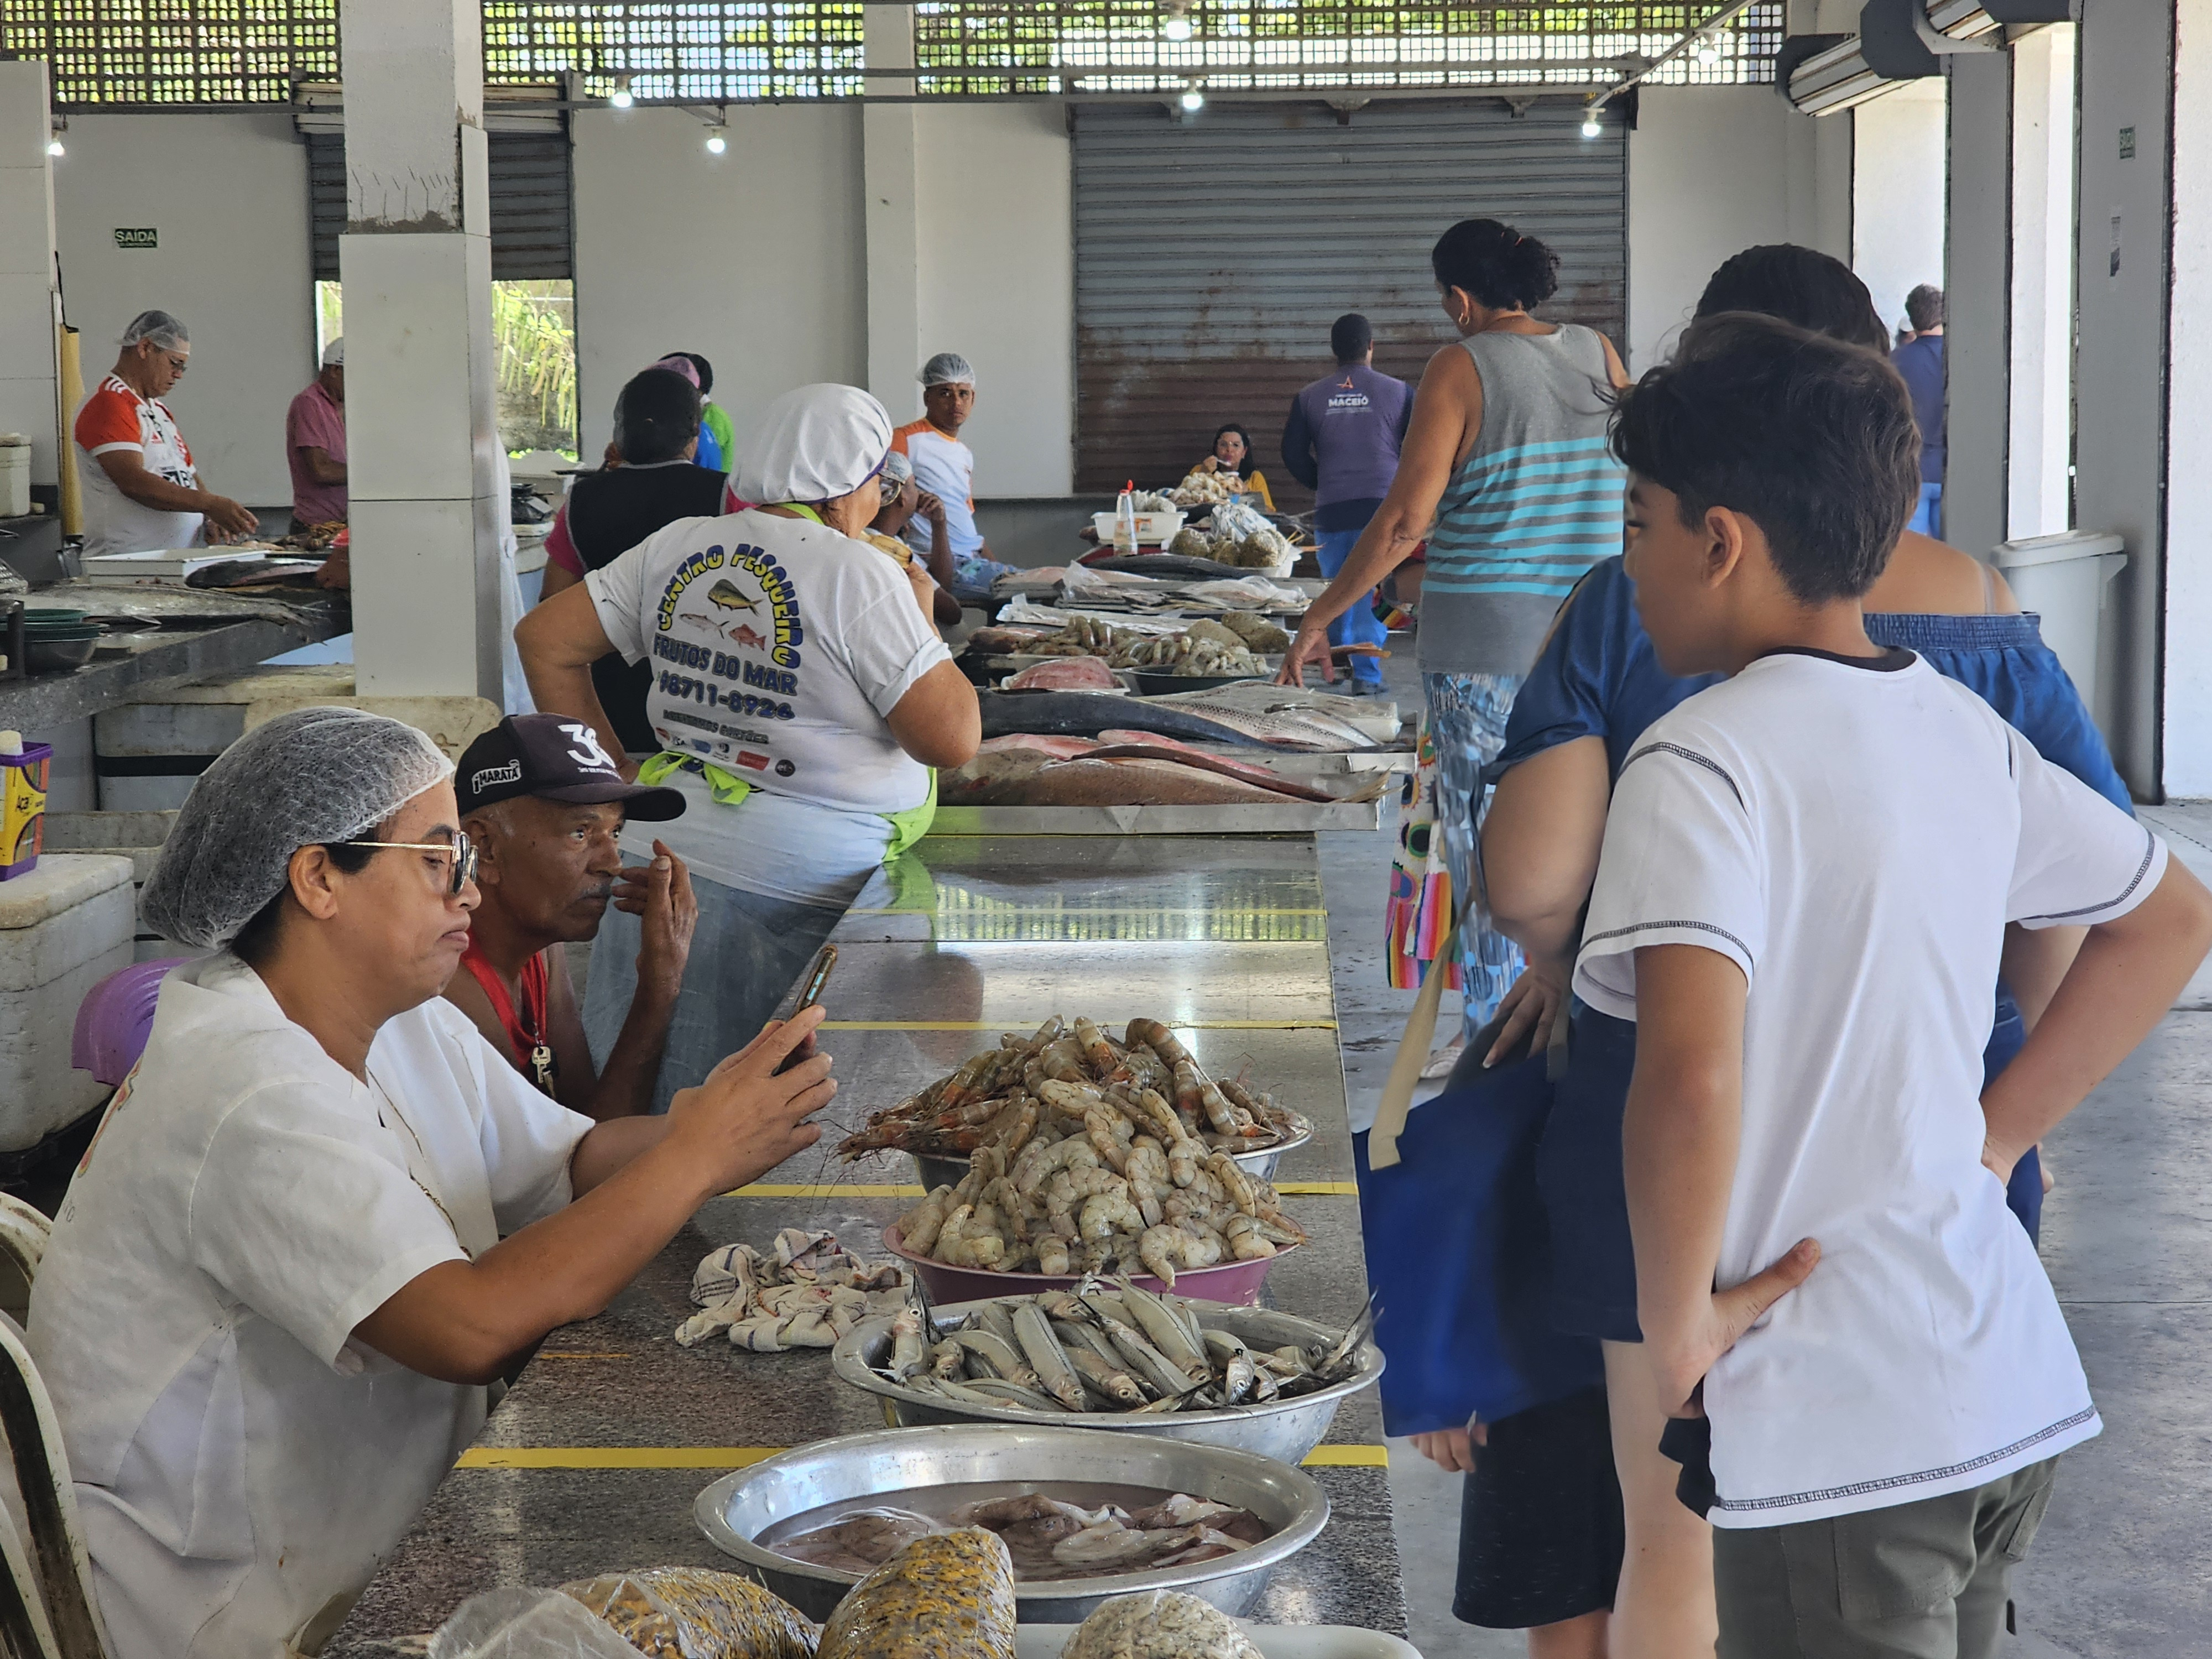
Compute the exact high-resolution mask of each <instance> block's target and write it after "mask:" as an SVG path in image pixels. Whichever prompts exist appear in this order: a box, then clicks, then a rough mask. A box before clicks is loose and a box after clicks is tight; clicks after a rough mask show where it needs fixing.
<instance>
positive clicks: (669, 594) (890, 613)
mask: <svg viewBox="0 0 2212 1659" xmlns="http://www.w3.org/2000/svg"><path fill="white" fill-rule="evenodd" d="M890 439H891V427H890V417H889V416H886V415H885V414H884V408H883V405H882V404H879V403H878V402H877V401H876V400H875V399H874V398H872V397H870V396H869V395H868V394H867V393H866V392H862V391H860V390H858V389H857V388H855V387H853V386H801V387H800V388H799V390H797V391H795V392H787V393H785V394H784V396H782V397H781V398H778V399H776V401H775V403H774V404H770V405H769V409H768V411H767V414H766V415H765V416H763V421H762V424H761V428H760V429H759V431H758V432H757V433H756V434H755V435H754V436H753V438H752V441H751V442H750V447H748V449H747V451H746V454H745V464H744V471H742V472H741V473H740V474H739V477H738V491H739V493H740V494H741V495H744V497H745V498H746V499H747V500H749V501H762V502H765V503H768V505H765V506H762V507H752V508H749V509H747V510H746V511H744V512H742V513H732V514H730V515H729V516H727V517H724V518H719V519H685V520H679V521H678V522H677V523H674V524H671V525H670V526H668V527H667V528H666V529H665V530H662V531H659V532H657V533H655V534H654V535H653V536H651V537H648V538H647V539H646V540H645V541H643V542H641V543H640V544H638V545H637V546H635V547H633V548H631V549H630V550H629V551H628V552H627V553H624V554H623V556H621V557H620V558H618V559H617V560H615V561H614V562H613V563H611V564H610V565H608V566H606V567H605V568H604V569H600V570H594V571H592V573H591V574H589V575H588V576H586V578H585V579H584V582H583V585H582V586H579V587H572V588H570V589H569V590H568V592H565V593H562V594H560V595H558V596H556V598H554V599H549V600H548V601H547V602H546V603H545V604H544V605H539V606H538V609H537V610H535V611H532V612H531V613H530V615H529V616H527V617H525V618H523V622H522V626H521V627H520V628H519V629H516V630H515V641H516V643H517V644H518V645H520V647H521V648H522V661H523V666H524V667H525V669H526V670H527V671H528V673H529V675H530V690H531V693H532V696H534V697H535V698H536V699H537V702H538V708H541V709H545V710H549V711H552V712H556V713H558V714H565V715H568V717H569V718H571V719H573V720H585V721H587V722H588V723H590V724H591V725H592V726H594V727H595V728H597V729H598V730H599V732H600V734H601V739H602V741H603V742H605V743H606V744H608V745H609V746H610V747H612V745H613V742H614V737H613V732H612V731H611V727H610V725H609V722H608V719H607V714H606V711H605V709H604V708H602V707H601V706H600V703H599V696H598V694H597V692H596V690H594V688H593V685H592V677H591V673H590V667H591V665H592V663H594V662H596V661H598V660H599V659H600V658H601V657H603V656H605V654H606V653H608V652H610V651H620V652H621V653H622V654H623V659H624V660H625V661H628V662H631V663H645V664H647V665H649V667H650V670H651V671H652V674H653V681H652V687H651V690H649V692H648V693H647V700H646V702H647V715H648V718H649V719H650V720H651V722H652V727H653V738H654V741H655V743H656V744H658V745H659V750H660V752H659V753H658V754H656V755H655V756H653V758H652V759H650V760H648V761H647V762H646V763H645V764H644V766H643V767H642V768H641V769H638V773H637V775H638V776H639V778H640V779H641V780H642V781H645V782H647V783H665V784H666V785H668V786H669V787H671V788H675V789H679V790H681V791H682V792H683V793H684V795H685V796H686V798H687V799H689V800H690V810H689V811H686V812H685V813H684V816H683V817H682V818H680V819H678V820H677V821H676V822H675V823H671V824H670V825H669V826H667V827H666V828H665V829H663V830H662V832H661V835H662V839H663V840H664V841H665V842H666V844H667V845H668V847H669V848H670V849H671V851H672V852H674V853H675V854H677V855H678V856H679V857H681V858H682V859H683V860H684V862H685V863H686V864H688V865H689V866H690V870H691V878H692V886H693V889H694V890H695V891H696V894H697V896H698V900H699V927H698V932H697V933H696V936H695V937H694V939H693V941H692V945H691V957H690V965H689V967H688V968H687V969H686V971H685V974H684V988H683V991H682V993H681V994H680V995H679V996H678V1000H677V1005H676V1013H675V1018H674V1023H673V1024H672V1025H671V1029H670V1031H669V1036H668V1046H667V1050H666V1055H665V1059H664V1060H663V1061H662V1063H661V1068H660V1078H659V1084H658V1085H657V1087H656V1089H655V1091H654V1097H653V1098H654V1106H653V1109H654V1110H656V1111H658V1110H661V1109H664V1108H665V1103H666V1102H667V1101H668V1099H669V1097H671V1094H672V1093H673V1091H675V1090H676V1089H677V1088H678V1086H679V1085H684V1084H688V1083H690V1082H693V1081H696V1079H698V1078H700V1077H701V1076H702V1075H704V1074H705V1072H706V1068H707V1067H708V1066H711V1065H712V1064H713V1063H714V1060H717V1059H719V1058H720V1049H719V1048H718V1046H717V1045H718V1044H719V1043H720V1041H721V1037H722V1034H723V1033H724V1032H726V1031H729V1030H733V1029H736V1030H743V1029H744V1022H745V1021H746V1020H747V1019H748V1018H752V1017H753V1014H754V1012H756V1011H757V1012H760V1013H761V1015H762V1016H763V1017H765V1014H766V1012H768V1011H769V1010H772V1009H773V1008H774V1007H775V1005H776V1003H777V1001H778V1000H780V999H781V997H782V995H783V993H784V991H785V989H786V988H787V987H788V986H789V985H790V984H791V982H792V981H793V979H795V978H797V977H798V975H799V971H800V969H803V968H804V967H805V965H806V962H807V959H808V958H809V957H811V956H812V955H813V953H814V951H815V950H816V948H817V946H819V945H821V943H822V941H823V939H826V938H827V937H828V936H829V930H830V929H831V928H833V927H836V925H837V919H838V918H839V917H840V916H841V915H843V914H844V910H845V907H846V906H847V905H848V904H850V903H851V902H852V901H853V896H854V894H855V893H857V892H859V891H860V888H861V886H862V884H865V883H866V880H867V878H868V877H869V875H870V874H871V873H872V872H873V871H874V870H875V868H876V866H878V865H879V864H880V863H882V862H883V861H884V860H885V859H886V858H889V857H891V856H893V855H894V854H897V853H900V852H902V851H904V850H905V849H906V848H908V847H909V846H911V845H912V844H913V843H914V842H915V841H917V840H919V839H920V838H921V836H922V834H923V833H924V831H926V830H927V828H928V826H929V820H930V818H931V817H933V815H934V813H935V811H936V803H937V784H936V778H935V775H933V773H932V772H931V771H930V768H932V767H933V766H962V765H965V764H966V763H967V762H968V761H969V759H970V758H972V757H974V755H975V750H976V747H977V745H978V744H980V743H981V741H982V730H983V727H982V714H981V711H980V709H979V708H978V707H977V705H976V702H975V688H974V687H973V686H971V685H970V684H969V683H968V681H967V679H966V678H964V677H963V675H962V674H961V672H960V671H959V669H958V668H957V667H955V666H954V665H953V662H952V658H951V653H949V652H948V651H947V650H946V649H945V642H944V641H943V640H941V639H939V637H938V634H937V630H936V629H935V628H933V627H932V626H931V625H930V622H929V618H928V615H927V611H925V610H924V609H923V607H922V605H921V604H920V603H918V602H917V601H919V600H921V599H924V598H925V597H926V596H925V593H924V590H923V586H922V584H924V583H926V582H927V580H928V573H927V571H926V570H924V569H922V568H921V566H920V565H918V564H914V565H908V566H906V567H904V568H902V567H900V566H898V565H896V564H894V563H893V562H891V561H890V560H889V559H887V558H885V557H884V556H883V555H882V554H881V553H879V552H878V551H877V550H876V549H875V548H873V547H872V546H871V545H869V544H867V543H866V542H865V541H862V540H860V536H861V534H862V532H865V531H866V528H867V526H868V523H869V520H872V519H873V518H874V517H875V516H876V514H877V513H878V512H879V511H880V510H881V509H882V506H883V490H882V489H881V488H880V486H879V485H878V483H877V482H876V480H877V476H878V473H880V472H881V471H882V470H883V466H884V456H885V454H886V453H888V451H889V450H890ZM623 851H624V853H625V854H628V855H629V857H630V858H631V859H632V860H634V861H635V862H640V863H642V862H643V861H645V860H647V858H649V857H651V856H652V851H653V849H652V846H651V843H650V842H649V840H647V838H646V837H645V836H643V835H642V834H635V835H632V834H626V835H625V836H624V839H623ZM638 945H639V937H638V923H637V921H636V919H635V917H632V916H629V915H624V914H623V913H622V912H620V911H617V912H615V913H614V914H612V915H609V916H608V918H607V920H606V923H605V926H604V927H602V928H601V929H600V932H599V941H598V943H597V945H595V946H594V947H593V949H592V971H591V975H590V976H589V979H588V980H587V981H586V985H585V988H584V1029H585V1030H586V1032H587V1033H588V1034H589V1036H590V1037H591V1042H592V1053H593V1054H595V1055H599V1056H604V1055H605V1054H606V1053H608V1052H609V1051H610V1050H611V1048H612V1047H613V1045H614V1041H615V1036H616V1034H617V1031H618V1030H620V1029H621V1024H622V1020H623V1014H624V1012H626V1011H627V1010H628V1009H629V1004H630V997H631V993H632V988H633V985H634V981H635V974H636V958H637V953H638Z"/></svg>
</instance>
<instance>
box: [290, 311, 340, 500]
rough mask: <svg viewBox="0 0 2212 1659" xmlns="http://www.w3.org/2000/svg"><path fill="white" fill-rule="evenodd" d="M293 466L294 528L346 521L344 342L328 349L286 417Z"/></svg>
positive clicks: (327, 346)
mask: <svg viewBox="0 0 2212 1659" xmlns="http://www.w3.org/2000/svg"><path fill="white" fill-rule="evenodd" d="M284 460H285V463H286V465H289V467H290V468H291V469H292V528H293V529H294V530H295V531H304V530H311V529H313V527H314V526H317V525H324V524H342V523H343V522H344V521H345V515H346V434H345V342H344V341H343V339H337V340H333V341H331V343H329V344H328V345H326V346H325V347H324V348H323V367H322V370H321V372H320V373H319V374H317V375H316V376H315V378H314V379H313V380H312V381H310V382H309V383H308V386H307V390H306V391H305V392H301V394H300V395H299V396H298V397H296V398H293V399H292V407H291V408H290V409H289V410H287V411H286V412H285V416H284Z"/></svg>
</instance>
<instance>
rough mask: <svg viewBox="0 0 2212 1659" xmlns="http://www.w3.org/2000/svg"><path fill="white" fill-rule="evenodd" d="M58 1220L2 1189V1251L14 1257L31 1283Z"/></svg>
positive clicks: (0, 1199)
mask: <svg viewBox="0 0 2212 1659" xmlns="http://www.w3.org/2000/svg"><path fill="white" fill-rule="evenodd" d="M53 1236H54V1224H53V1223H52V1222H51V1221H49V1220H47V1219H46V1217H45V1216H44V1215H43V1214H42V1213H40V1212H39V1211H37V1210H35V1209H33V1208H32V1207H31V1206H29V1205H28V1204H26V1203H25V1202H23V1200H21V1199H20V1198H15V1197H11V1196H10V1195H9V1194H6V1193H0V1254H4V1255H7V1256H9V1258H10V1259H12V1260H13V1261H14V1262H15V1266H16V1267H17V1269H18V1270H19V1271H21V1273H22V1275H23V1283H24V1284H26V1285H28V1284H29V1283H30V1282H31V1280H32V1279H33V1278H34V1277H36V1276H37V1273H38V1271H39V1263H40V1261H43V1260H45V1258H46V1243H47V1241H48V1240H50V1239H51V1238H52V1237H53Z"/></svg>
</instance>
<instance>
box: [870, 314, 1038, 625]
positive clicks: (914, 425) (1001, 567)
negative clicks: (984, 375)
mask: <svg viewBox="0 0 2212 1659" xmlns="http://www.w3.org/2000/svg"><path fill="white" fill-rule="evenodd" d="M915 378H916V379H917V380H920V381H921V407H922V416H921V419H920V420H918V421H913V422H908V424H907V425H905V426H902V427H901V428H899V429H898V430H897V431H896V432H894V433H892V434H891V448H892V450H893V451H894V452H896V453H898V454H901V455H903V456H905V457H906V458H907V459H908V460H910V461H912V462H913V463H914V479H915V483H916V484H917V485H919V486H920V487H921V489H922V490H923V491H924V492H925V493H926V494H928V495H934V496H936V497H937V499H938V500H939V501H942V502H944V503H945V518H944V520H943V524H942V527H941V528H940V527H939V524H938V521H937V520H933V519H916V520H913V521H911V522H909V523H908V526H907V530H906V540H907V544H908V546H910V547H912V548H913V549H914V550H915V552H917V553H922V554H927V555H931V556H933V557H932V564H933V567H934V568H939V569H940V570H941V568H942V567H941V565H940V564H939V562H937V560H936V559H935V558H934V555H936V554H937V553H939V552H940V551H942V550H945V544H948V543H949V544H950V551H951V555H952V579H953V581H954V582H955V583H956V584H957V586H961V587H966V588H978V589H988V588H989V586H991V584H992V583H993V582H994V581H996V580H998V579H999V578H1000V577H1001V576H1010V575H1012V574H1013V572H1014V567H1013V566H1012V565H1010V564H1000V562H998V561H997V560H996V559H994V558H993V557H992V556H991V550H990V547H989V546H988V544H986V543H985V542H984V540H983V532H981V531H980V530H978V529H977V528H976V527H975V451H973V450H971V449H969V447H968V446H967V445H966V444H964V443H962V442H961V441H960V428H962V427H963V426H965V425H967V424H968V417H969V416H970V415H973V414H974V413H975V370H974V369H972V368H969V366H968V360H967V359H966V358H965V357H963V356H961V355H960V354H959V353H958V352H957V351H940V352H939V353H938V354H937V356H934V357H932V358H931V359H930V360H929V361H928V362H926V363H924V364H923V365H922V366H921V374H919V375H917V376H916V377H915ZM938 580H940V581H942V580H944V577H943V576H942V575H941V574H940V575H939V578H938Z"/></svg>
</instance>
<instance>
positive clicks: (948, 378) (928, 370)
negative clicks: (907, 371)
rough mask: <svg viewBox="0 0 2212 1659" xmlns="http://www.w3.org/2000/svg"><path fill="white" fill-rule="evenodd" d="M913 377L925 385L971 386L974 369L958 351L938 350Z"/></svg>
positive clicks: (973, 378) (973, 382)
mask: <svg viewBox="0 0 2212 1659" xmlns="http://www.w3.org/2000/svg"><path fill="white" fill-rule="evenodd" d="M915 379H916V380H920V381H921V383H922V385H924V386H973V385H975V370H974V369H972V368H969V366H968V360H967V359H966V358H965V357H963V356H961V355H960V354H959V353H958V352H957V351H940V352H939V353H938V354H937V355H936V356H934V357H932V358H931V359H930V360H929V361H928V362H926V363H924V364H923V365H922V366H921V374H917V375H915Z"/></svg>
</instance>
